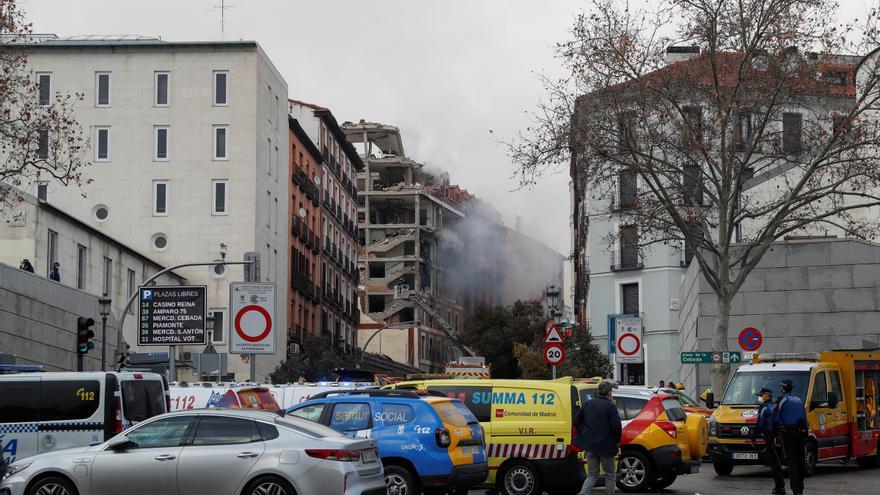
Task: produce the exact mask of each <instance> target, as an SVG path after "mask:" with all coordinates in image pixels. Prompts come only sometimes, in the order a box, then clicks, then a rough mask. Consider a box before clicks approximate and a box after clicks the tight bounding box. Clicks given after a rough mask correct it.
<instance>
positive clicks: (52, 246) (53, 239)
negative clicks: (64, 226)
mask: <svg viewBox="0 0 880 495" xmlns="http://www.w3.org/2000/svg"><path fill="white" fill-rule="evenodd" d="M47 237H48V239H47V243H46V248H47V250H46V276H47V277H48V276H49V272H51V271H52V265H54V264H55V262H56V261H58V232H55V231H54V230H52V229H49V235H48V236H47Z"/></svg>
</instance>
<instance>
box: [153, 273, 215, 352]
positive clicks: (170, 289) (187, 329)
mask: <svg viewBox="0 0 880 495" xmlns="http://www.w3.org/2000/svg"><path fill="white" fill-rule="evenodd" d="M138 293H139V300H140V305H139V309H138V314H139V318H138V322H139V323H138V345H196V344H204V343H205V321H206V315H205V309H206V306H207V304H206V303H205V302H206V293H207V287H206V286H204V285H150V286H144V287H140V288H139V289H138Z"/></svg>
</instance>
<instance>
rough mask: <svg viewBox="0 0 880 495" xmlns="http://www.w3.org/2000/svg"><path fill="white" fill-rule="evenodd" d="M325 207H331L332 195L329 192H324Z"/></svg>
mask: <svg viewBox="0 0 880 495" xmlns="http://www.w3.org/2000/svg"><path fill="white" fill-rule="evenodd" d="M324 206H327V207H329V206H330V193H329V192H327V191H324Z"/></svg>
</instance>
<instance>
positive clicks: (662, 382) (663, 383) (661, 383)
mask: <svg viewBox="0 0 880 495" xmlns="http://www.w3.org/2000/svg"><path fill="white" fill-rule="evenodd" d="M659 386H660V388H666V382H664V381H663V380H660V385H659Z"/></svg>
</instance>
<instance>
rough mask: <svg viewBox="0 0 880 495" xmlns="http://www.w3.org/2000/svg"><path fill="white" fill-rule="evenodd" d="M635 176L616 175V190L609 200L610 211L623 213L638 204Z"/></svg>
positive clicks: (626, 174)
mask: <svg viewBox="0 0 880 495" xmlns="http://www.w3.org/2000/svg"><path fill="white" fill-rule="evenodd" d="M637 184H638V183H637V181H636V174H634V173H631V172H624V173H621V174H619V175H618V181H617V190H616V191H615V194H614V196H613V197H612V198H611V211H625V210H629V209H632V208H635V207H637V206H638V204H639V189H638V185H637Z"/></svg>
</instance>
